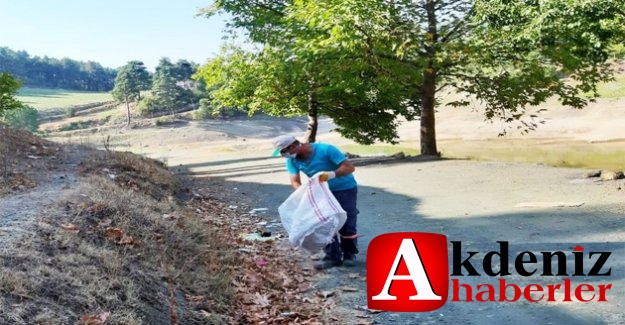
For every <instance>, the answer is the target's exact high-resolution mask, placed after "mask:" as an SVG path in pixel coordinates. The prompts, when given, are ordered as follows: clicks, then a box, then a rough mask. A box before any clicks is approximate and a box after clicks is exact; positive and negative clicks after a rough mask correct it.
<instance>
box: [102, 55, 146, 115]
mask: <svg viewBox="0 0 625 325" xmlns="http://www.w3.org/2000/svg"><path fill="white" fill-rule="evenodd" d="M150 78H151V77H150V73H149V72H148V70H147V69H146V67H145V65H144V64H143V62H141V61H130V62H128V63H127V64H126V65H124V66H123V67H121V68H120V69H119V71H118V72H117V77H116V78H115V87H114V88H113V92H112V95H113V98H115V100H117V101H120V102H123V103H125V104H126V117H127V123H128V124H130V103H131V102H135V101H138V100H140V99H141V91H143V90H148V89H150V86H151V79H150Z"/></svg>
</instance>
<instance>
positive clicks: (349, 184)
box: [273, 135, 358, 270]
mask: <svg viewBox="0 0 625 325" xmlns="http://www.w3.org/2000/svg"><path fill="white" fill-rule="evenodd" d="M273 145H274V148H275V149H276V153H279V154H280V155H281V156H282V157H285V158H286V168H287V171H288V173H289V176H290V179H291V186H292V187H293V189H297V188H298V187H300V186H301V185H302V180H301V178H300V172H302V173H304V174H305V175H306V176H308V177H312V176H313V175H316V174H317V173H320V172H321V173H322V174H321V175H320V176H319V180H320V181H322V182H326V181H327V182H328V185H329V187H330V191H331V192H332V194H333V195H334V197H335V198H336V200H337V201H338V202H339V203H340V204H341V207H342V208H343V210H345V212H346V213H347V220H346V221H345V224H344V225H343V227H342V228H341V229H340V230H339V235H340V238H339V236H335V237H334V239H333V241H332V243H330V244H328V245H327V246H326V247H325V248H324V252H325V257H324V258H323V260H322V261H321V263H318V264H316V265H315V268H316V269H317V270H324V269H328V268H331V267H335V266H339V265H345V266H353V265H355V258H356V254H358V248H357V240H356V239H357V237H358V234H357V231H356V221H357V218H358V208H357V207H356V201H357V194H358V184H357V183H356V180H355V178H354V175H353V172H354V170H355V168H354V165H352V163H351V162H350V161H349V160H348V159H347V156H345V154H344V153H343V152H341V151H340V150H339V149H338V148H336V147H335V146H333V145H330V144H324V143H301V142H299V141H298V140H297V139H296V138H295V137H293V136H292V135H281V136H279V137H276V138H275V139H274V140H273Z"/></svg>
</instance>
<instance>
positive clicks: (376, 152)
mask: <svg viewBox="0 0 625 325" xmlns="http://www.w3.org/2000/svg"><path fill="white" fill-rule="evenodd" d="M340 149H341V150H343V151H344V152H349V153H351V154H356V155H360V156H390V155H393V154H396V153H399V152H403V153H404V154H405V155H407V156H416V155H418V154H419V152H420V150H419V149H417V148H412V147H405V146H391V145H371V146H365V145H358V144H350V145H344V146H340Z"/></svg>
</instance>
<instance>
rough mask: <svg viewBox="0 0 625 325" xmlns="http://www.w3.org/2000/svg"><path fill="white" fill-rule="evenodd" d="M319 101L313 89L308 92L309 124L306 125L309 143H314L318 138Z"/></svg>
mask: <svg viewBox="0 0 625 325" xmlns="http://www.w3.org/2000/svg"><path fill="white" fill-rule="evenodd" d="M318 117H319V102H318V101H317V95H316V94H315V92H314V91H313V90H311V91H310V92H309V93H308V125H307V127H306V139H307V141H308V143H313V142H315V140H316V139H317V128H318V126H319V119H318Z"/></svg>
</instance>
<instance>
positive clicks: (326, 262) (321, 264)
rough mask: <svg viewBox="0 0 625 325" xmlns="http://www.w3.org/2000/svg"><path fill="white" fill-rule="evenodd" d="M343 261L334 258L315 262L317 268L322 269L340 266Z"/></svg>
mask: <svg viewBox="0 0 625 325" xmlns="http://www.w3.org/2000/svg"><path fill="white" fill-rule="evenodd" d="M341 264H342V262H341V261H339V260H333V259H325V258H324V259H323V260H322V261H321V262H319V263H317V264H315V270H318V271H321V270H327V269H329V268H333V267H335V266H339V265H341Z"/></svg>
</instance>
